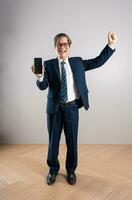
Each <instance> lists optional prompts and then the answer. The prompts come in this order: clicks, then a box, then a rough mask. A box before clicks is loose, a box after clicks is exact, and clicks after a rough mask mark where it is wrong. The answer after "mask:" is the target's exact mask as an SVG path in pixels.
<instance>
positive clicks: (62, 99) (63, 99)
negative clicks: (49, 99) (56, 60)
mask: <svg viewBox="0 0 132 200" xmlns="http://www.w3.org/2000/svg"><path fill="white" fill-rule="evenodd" d="M64 64H65V62H64V61H63V62H61V75H62V76H61V91H60V102H61V103H65V102H66V101H67V99H68V95H67V78H66V70H65V67H64Z"/></svg>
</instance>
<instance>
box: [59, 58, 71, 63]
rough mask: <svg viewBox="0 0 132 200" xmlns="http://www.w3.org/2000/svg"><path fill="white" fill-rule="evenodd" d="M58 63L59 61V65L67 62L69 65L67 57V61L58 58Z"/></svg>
mask: <svg viewBox="0 0 132 200" xmlns="http://www.w3.org/2000/svg"><path fill="white" fill-rule="evenodd" d="M58 61H59V63H61V62H65V63H66V64H68V63H69V61H68V57H67V58H66V59H65V60H62V59H60V58H59V57H58Z"/></svg>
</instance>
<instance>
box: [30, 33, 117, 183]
mask: <svg viewBox="0 0 132 200" xmlns="http://www.w3.org/2000/svg"><path fill="white" fill-rule="evenodd" d="M116 40H117V36H116V34H115V33H113V32H109V33H108V44H107V45H106V46H105V48H104V49H103V50H102V52H101V53H100V55H99V56H97V57H96V58H93V59H87V60H86V59H85V60H84V59H82V58H81V57H69V54H70V48H71V44H72V41H71V39H70V37H69V36H68V35H67V34H65V33H59V34H57V35H56V36H55V38H54V47H55V50H56V52H57V58H54V59H50V60H47V61H45V62H44V66H43V72H42V74H36V76H37V81H36V83H37V86H38V88H39V89H40V90H45V89H46V88H48V101H47V111H46V112H47V126H48V133H49V146H48V156H47V164H48V166H49V173H48V176H47V184H48V185H51V184H53V183H54V182H55V181H56V176H57V175H58V172H59V169H60V163H59V160H58V154H59V141H60V137H61V132H62V130H63V129H64V134H65V138H66V146H67V155H66V162H65V167H66V171H67V182H68V183H69V184H71V185H73V184H75V183H76V174H75V170H76V168H77V160H78V156H77V138H78V119H79V116H78V115H79V113H78V109H79V108H81V107H84V108H85V109H86V110H88V108H89V101H88V92H89V91H88V88H87V85H86V79H85V71H88V70H92V69H95V68H98V67H100V66H102V65H103V64H104V63H105V62H106V61H107V60H108V59H109V58H110V57H111V55H112V54H113V53H114V51H115V49H114V45H115V43H116ZM32 71H33V73H35V66H34V65H32Z"/></svg>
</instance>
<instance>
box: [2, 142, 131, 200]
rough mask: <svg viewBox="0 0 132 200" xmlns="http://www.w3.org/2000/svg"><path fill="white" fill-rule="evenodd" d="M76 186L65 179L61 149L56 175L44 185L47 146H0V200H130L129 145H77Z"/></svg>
mask: <svg viewBox="0 0 132 200" xmlns="http://www.w3.org/2000/svg"><path fill="white" fill-rule="evenodd" d="M78 149H79V152H78V153H79V155H78V156H79V162H78V168H77V170H76V174H77V183H76V184H75V185H74V186H71V185H68V183H67V182H66V179H65V175H66V172H65V156H66V147H65V145H61V146H60V154H59V160H60V163H61V169H60V173H59V175H58V176H57V179H56V183H55V184H53V185H52V186H48V185H47V184H46V176H47V173H48V167H47V164H46V157H47V145H1V146H0V200H74V199H75V200H132V145H79V146H78Z"/></svg>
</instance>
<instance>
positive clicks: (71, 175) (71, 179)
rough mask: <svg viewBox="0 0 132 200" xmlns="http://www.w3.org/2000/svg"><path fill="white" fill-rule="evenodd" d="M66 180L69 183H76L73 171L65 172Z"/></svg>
mask: <svg viewBox="0 0 132 200" xmlns="http://www.w3.org/2000/svg"><path fill="white" fill-rule="evenodd" d="M67 182H68V183H69V184H70V185H74V184H75V183H76V174H75V173H67Z"/></svg>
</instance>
